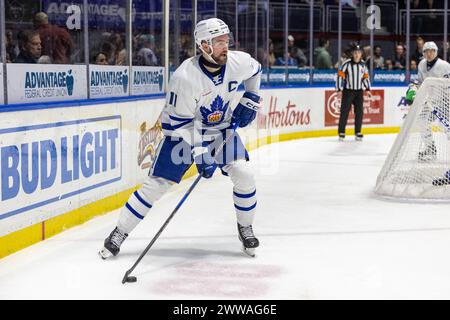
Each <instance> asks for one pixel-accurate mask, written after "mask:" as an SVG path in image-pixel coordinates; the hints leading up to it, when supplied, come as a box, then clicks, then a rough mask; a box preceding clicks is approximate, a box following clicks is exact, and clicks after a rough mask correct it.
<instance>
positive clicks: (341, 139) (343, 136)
mask: <svg viewBox="0 0 450 320" xmlns="http://www.w3.org/2000/svg"><path fill="white" fill-rule="evenodd" d="M344 139H345V133H339V141H344Z"/></svg>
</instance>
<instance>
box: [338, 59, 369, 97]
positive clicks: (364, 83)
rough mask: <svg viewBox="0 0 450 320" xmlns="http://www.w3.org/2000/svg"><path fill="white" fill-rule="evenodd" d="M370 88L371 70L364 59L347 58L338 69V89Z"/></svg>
mask: <svg viewBox="0 0 450 320" xmlns="http://www.w3.org/2000/svg"><path fill="white" fill-rule="evenodd" d="M344 88H345V89H347V90H370V78H369V71H368V69H367V66H366V64H365V63H364V61H362V60H361V61H360V62H359V63H355V62H353V60H352V59H347V60H345V61H344V63H343V64H342V66H341V68H340V69H339V71H338V77H337V80H336V90H338V91H341V90H343V89H344Z"/></svg>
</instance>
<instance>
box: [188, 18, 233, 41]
mask: <svg viewBox="0 0 450 320" xmlns="http://www.w3.org/2000/svg"><path fill="white" fill-rule="evenodd" d="M224 34H230V29H229V28H228V26H227V24H226V23H225V22H223V21H222V20H220V19H217V18H210V19H206V20H202V21H199V22H198V23H197V25H196V26H195V31H194V38H195V43H196V44H197V45H198V46H199V47H200V48H201V45H202V42H203V41H206V43H207V44H208V45H210V46H212V39H213V38H215V37H219V36H221V35H224Z"/></svg>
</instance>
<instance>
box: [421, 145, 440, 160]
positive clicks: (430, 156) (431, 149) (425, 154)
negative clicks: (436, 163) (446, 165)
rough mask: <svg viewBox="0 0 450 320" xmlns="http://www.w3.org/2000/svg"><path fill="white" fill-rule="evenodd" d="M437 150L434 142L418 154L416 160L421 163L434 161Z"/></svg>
mask: <svg viewBox="0 0 450 320" xmlns="http://www.w3.org/2000/svg"><path fill="white" fill-rule="evenodd" d="M436 154H437V149H436V145H435V144H434V141H433V142H432V143H431V144H429V145H428V146H427V147H426V148H425V150H424V151H421V152H419V155H418V158H419V160H420V161H422V162H427V161H433V160H436Z"/></svg>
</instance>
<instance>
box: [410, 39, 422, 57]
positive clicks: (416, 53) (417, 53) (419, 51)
mask: <svg viewBox="0 0 450 320" xmlns="http://www.w3.org/2000/svg"><path fill="white" fill-rule="evenodd" d="M424 44H425V40H424V39H423V38H422V37H417V38H416V51H414V53H413V54H412V56H411V60H415V61H416V62H417V63H419V62H420V60H422V59H423V45H424Z"/></svg>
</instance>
